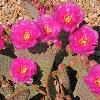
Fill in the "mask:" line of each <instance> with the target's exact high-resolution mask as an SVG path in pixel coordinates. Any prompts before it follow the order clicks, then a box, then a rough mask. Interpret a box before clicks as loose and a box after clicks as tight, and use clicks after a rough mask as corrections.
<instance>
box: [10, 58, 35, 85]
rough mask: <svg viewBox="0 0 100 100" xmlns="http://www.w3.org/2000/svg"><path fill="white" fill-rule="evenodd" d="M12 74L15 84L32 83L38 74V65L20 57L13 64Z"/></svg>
mask: <svg viewBox="0 0 100 100" xmlns="http://www.w3.org/2000/svg"><path fill="white" fill-rule="evenodd" d="M10 72H11V76H12V79H13V81H14V82H15V83H17V82H18V83H31V82H32V79H31V77H34V76H35V75H36V74H37V65H36V63H35V61H33V60H31V59H26V58H19V57H18V58H16V59H14V60H13V61H12V62H11V68H10Z"/></svg>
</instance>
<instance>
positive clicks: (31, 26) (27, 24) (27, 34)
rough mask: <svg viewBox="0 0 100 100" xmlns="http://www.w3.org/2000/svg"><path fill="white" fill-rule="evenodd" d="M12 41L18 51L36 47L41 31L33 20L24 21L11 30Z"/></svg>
mask: <svg viewBox="0 0 100 100" xmlns="http://www.w3.org/2000/svg"><path fill="white" fill-rule="evenodd" d="M11 33H12V34H11V40H12V42H13V44H14V46H15V47H16V48H17V49H26V48H30V47H33V46H35V44H36V43H37V38H38V37H39V36H40V34H41V33H40V30H39V28H38V26H37V24H36V23H35V22H34V21H32V20H25V19H22V20H20V21H19V22H18V23H16V24H15V25H14V26H13V27H12V30H11Z"/></svg>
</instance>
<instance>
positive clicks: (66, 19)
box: [54, 3, 84, 32]
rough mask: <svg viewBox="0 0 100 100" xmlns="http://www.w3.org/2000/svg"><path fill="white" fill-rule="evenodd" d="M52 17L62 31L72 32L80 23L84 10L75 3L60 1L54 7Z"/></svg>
mask: <svg viewBox="0 0 100 100" xmlns="http://www.w3.org/2000/svg"><path fill="white" fill-rule="evenodd" d="M54 17H55V19H56V20H57V22H59V23H60V24H61V26H62V28H63V29H64V31H69V32H73V31H74V30H75V29H76V28H77V27H79V24H80V23H82V21H83V19H84V12H83V10H82V9H81V8H80V7H79V6H77V5H76V4H75V3H62V4H60V5H58V6H56V7H55V11H54Z"/></svg>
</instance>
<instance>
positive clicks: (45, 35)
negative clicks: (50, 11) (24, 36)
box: [37, 15, 61, 42]
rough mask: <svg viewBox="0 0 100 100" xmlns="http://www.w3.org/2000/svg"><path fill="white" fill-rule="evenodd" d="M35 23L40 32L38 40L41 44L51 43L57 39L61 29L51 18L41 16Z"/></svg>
mask: <svg viewBox="0 0 100 100" xmlns="http://www.w3.org/2000/svg"><path fill="white" fill-rule="evenodd" d="M37 23H38V25H39V27H40V29H41V31H42V34H41V37H40V40H41V41H42V42H48V41H53V40H55V39H56V38H57V36H58V35H59V33H60V30H61V27H60V25H59V24H58V23H57V22H56V21H55V20H54V18H53V17H52V16H49V15H44V16H41V17H40V18H39V19H38V20H37Z"/></svg>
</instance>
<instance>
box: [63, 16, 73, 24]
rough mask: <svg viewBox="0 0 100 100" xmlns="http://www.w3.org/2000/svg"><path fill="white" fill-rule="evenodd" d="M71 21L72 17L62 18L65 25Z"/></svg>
mask: <svg viewBox="0 0 100 100" xmlns="http://www.w3.org/2000/svg"><path fill="white" fill-rule="evenodd" d="M71 20H72V16H69V15H65V16H64V21H65V23H70V22H71Z"/></svg>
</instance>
